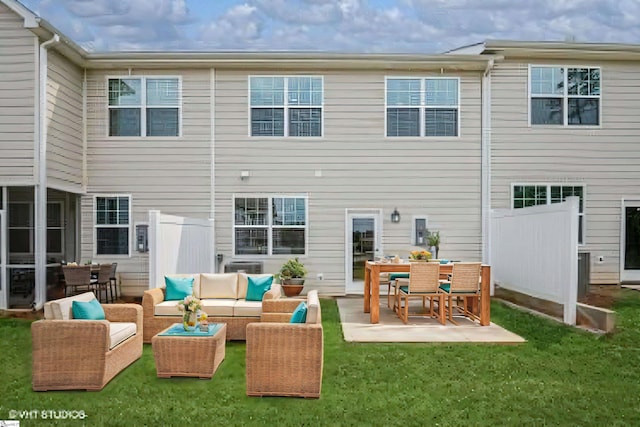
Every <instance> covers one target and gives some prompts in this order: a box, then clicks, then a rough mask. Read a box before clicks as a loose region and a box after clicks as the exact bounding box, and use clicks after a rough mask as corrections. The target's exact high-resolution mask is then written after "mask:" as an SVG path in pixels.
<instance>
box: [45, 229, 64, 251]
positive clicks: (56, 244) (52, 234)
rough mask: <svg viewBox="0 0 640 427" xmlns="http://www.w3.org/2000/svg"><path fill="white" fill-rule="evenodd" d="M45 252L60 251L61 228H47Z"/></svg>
mask: <svg viewBox="0 0 640 427" xmlns="http://www.w3.org/2000/svg"><path fill="white" fill-rule="evenodd" d="M47 253H48V254H59V253H62V230H61V229H59V228H58V229H49V230H47Z"/></svg>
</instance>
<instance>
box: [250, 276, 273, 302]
mask: <svg viewBox="0 0 640 427" xmlns="http://www.w3.org/2000/svg"><path fill="white" fill-rule="evenodd" d="M247 279H248V284H247V296H246V297H245V300H246V301H262V297H264V294H265V293H266V292H267V291H268V290H269V289H271V284H272V283H273V276H265V277H251V276H247Z"/></svg>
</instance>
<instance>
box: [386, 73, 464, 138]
mask: <svg viewBox="0 0 640 427" xmlns="http://www.w3.org/2000/svg"><path fill="white" fill-rule="evenodd" d="M386 83H387V84H386V126H387V131H386V135H387V136H428V137H433V136H436V137H442V136H458V133H459V132H458V129H459V106H460V95H459V92H460V91H459V85H460V79H458V78H396V77H393V78H391V77H389V78H387V82H386Z"/></svg>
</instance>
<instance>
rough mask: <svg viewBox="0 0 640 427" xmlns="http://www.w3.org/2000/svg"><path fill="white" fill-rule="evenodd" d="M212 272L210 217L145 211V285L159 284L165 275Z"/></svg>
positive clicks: (162, 282) (213, 260) (212, 239)
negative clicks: (147, 233)
mask: <svg viewBox="0 0 640 427" xmlns="http://www.w3.org/2000/svg"><path fill="white" fill-rule="evenodd" d="M214 271H215V239H214V227H213V219H208V220H207V219H195V218H185V217H181V216H174V215H164V214H161V213H160V211H149V288H157V287H159V286H162V285H163V284H164V276H165V275H166V274H177V273H202V272H212V273H213V272H214Z"/></svg>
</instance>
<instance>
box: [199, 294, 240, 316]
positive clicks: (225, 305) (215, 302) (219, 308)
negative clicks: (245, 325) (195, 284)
mask: <svg viewBox="0 0 640 427" xmlns="http://www.w3.org/2000/svg"><path fill="white" fill-rule="evenodd" d="M235 304H236V299H235V298H233V299H231V298H226V299H225V298H218V299H203V300H202V310H204V312H205V313H207V316H223V317H233V306H234V305H235Z"/></svg>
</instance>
